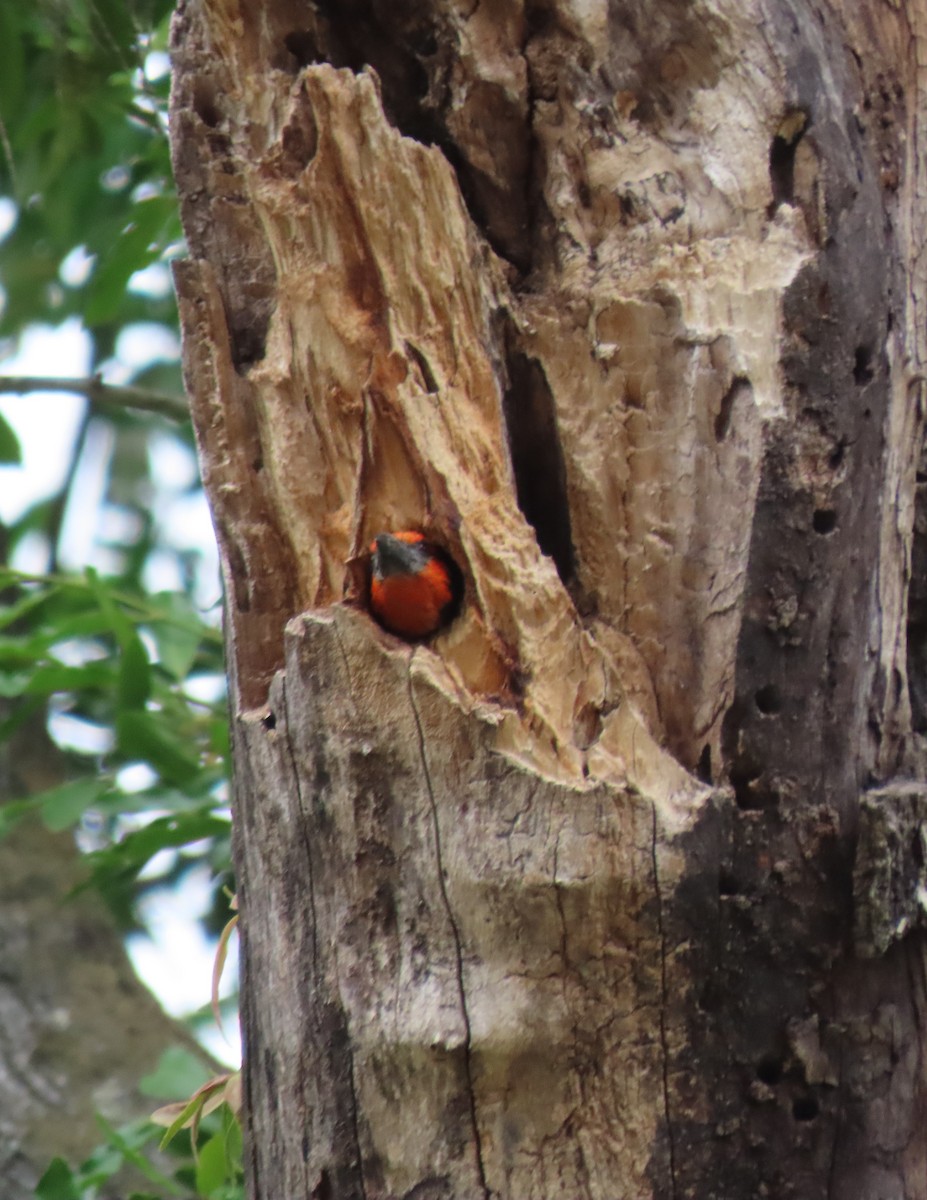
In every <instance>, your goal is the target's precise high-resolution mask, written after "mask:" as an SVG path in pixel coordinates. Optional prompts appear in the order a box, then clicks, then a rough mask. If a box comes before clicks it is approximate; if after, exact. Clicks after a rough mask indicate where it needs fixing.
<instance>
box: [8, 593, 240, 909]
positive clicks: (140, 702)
mask: <svg viewBox="0 0 927 1200" xmlns="http://www.w3.org/2000/svg"><path fill="white" fill-rule="evenodd" d="M4 585H5V590H6V592H7V594H8V595H9V596H11V597H15V599H14V600H13V602H12V603H10V604H9V606H8V607H7V609H6V611H5V612H3V613H0V696H3V697H4V698H5V699H6V704H5V709H6V713H7V715H6V718H5V720H4V721H3V723H2V724H0V734H2V735H4V736H7V737H9V736H10V735H11V734H12V733H13V732H14V731H15V730H16V729H17V727H19V726H20V725H22V724H23V723H24V722H26V721H29V720H34V719H35V718H36V715H37V714H40V713H42V712H44V711H45V710H46V709H47V708H48V709H49V710H50V711H51V713H52V714H53V715H55V714H59V715H60V714H64V713H66V714H67V715H68V716H69V718H70V719H71V720H72V721H77V722H80V723H83V724H84V725H86V726H87V727H88V728H89V729H92V731H93V733H94V735H95V736H94V742H93V744H92V747H91V749H90V750H89V751H88V752H85V753H84V754H81V753H79V752H77V751H75V750H72V751H71V754H70V766H71V772H72V778H71V779H69V780H68V781H67V782H65V783H63V784H61V785H59V786H57V787H54V788H52V789H51V790H49V791H46V792H43V793H41V794H39V795H37V796H31V797H26V798H21V799H19V800H13V801H11V802H10V803H8V804H6V805H5V806H4V807H3V808H0V833H2V832H3V831H5V830H6V829H8V828H10V827H11V826H12V825H13V824H15V823H16V822H17V821H19V820H21V819H22V818H23V817H24V816H25V815H26V814H28V813H33V812H34V813H37V814H38V815H39V816H40V817H41V819H42V820H43V821H44V822H45V824H46V826H47V827H48V828H49V829H53V830H61V829H66V828H69V827H73V826H79V825H80V824H81V822H82V819H83V818H84V817H85V815H86V814H87V813H88V812H92V813H93V815H94V825H93V840H94V841H95V842H96V848H95V849H93V850H92V851H91V853H90V854H89V855H88V864H89V866H90V872H91V874H90V878H91V880H92V881H93V882H94V883H95V884H96V885H97V886H98V887H99V888H100V890H101V891H102V892H103V894H104V896H105V897H106V898H107V900H108V901H109V902H110V905H111V907H112V908H113V910H114V911H115V912H116V913H117V914H118V915H119V916H120V917H121V918H122V920H123V923H124V924H125V925H130V924H131V923H132V911H133V904H134V902H135V900H136V899H137V896H138V890H139V889H138V882H137V881H138V876H139V873H140V872H141V871H143V870H144V869H145V868H146V867H147V866H148V865H149V864H150V863H151V860H152V859H153V858H154V856H155V855H157V854H159V853H161V852H162V851H164V850H168V849H177V848H179V847H184V846H189V845H191V844H196V843H201V842H203V841H204V839H208V841H207V842H206V844H205V845H204V846H203V847H202V849H201V854H203V855H205V856H206V857H207V859H208V861H209V862H210V864H211V866H212V867H213V870H214V871H215V872H217V873H218V874H220V875H222V876H225V875H226V874H227V872H228V869H229V824H228V816H227V813H226V805H227V796H226V781H225V761H226V757H227V751H228V722H227V717H226V714H225V709H224V705H223V704H216V703H209V702H207V701H204V700H201V699H196V698H195V697H194V696H192V695H191V694H190V691H189V689H190V688H191V687H194V688H195V687H196V685H197V683H202V682H203V681H204V680H206V681H216V680H218V679H219V678H220V677H221V672H222V646H221V636H220V634H219V631H218V630H217V629H215V628H214V627H211V626H209V625H207V624H205V623H204V622H203V620H202V618H201V617H200V615H199V614H198V613H197V612H196V610H195V609H194V607H193V605H192V604H191V602H190V600H189V599H188V598H187V597H186V596H184V595H183V594H182V593H176V592H163V593H160V594H155V595H147V594H145V593H144V591H142V590H140V589H139V588H137V587H134V588H133V587H131V586H128V585H123V586H120V584H119V583H118V582H116V581H103V580H101V579H100V578H99V577H98V576H97V574H96V573H95V572H94V571H92V570H87V571H86V572H85V573H84V575H83V576H75V577H68V576H60V577H44V578H35V579H27V578H24V577H22V576H21V575H19V574H18V573H16V572H12V571H9V570H7V571H5V572H0V586H4ZM101 744H103V745H104V746H105V747H106V748H105V749H104V750H103V751H102V752H101V751H100V750H99V749H98V748H97V747H98V746H100V745H101ZM130 766H132V767H134V768H135V771H134V772H133V773H132V774H134V775H135V776H136V777H137V776H138V775H140V774H141V775H142V776H143V777H144V778H145V782H144V785H143V786H141V787H133V786H129V784H130V783H131V778H132V775H130V774H129V773H128V772H126V770H125V769H126V768H127V767H130ZM139 767H143V768H145V769H144V770H141V771H139V769H138V768H139ZM127 780H128V783H127ZM153 814H158V815H156V816H154V815H153ZM139 815H144V816H145V817H146V819H145V820H144V822H143V823H139V822H138V821H137V820H136V818H137V817H138V816H139ZM198 859H199V856H197V857H196V858H193V857H188V858H187V860H186V861H185V862H184V861H183V860H177V859H173V860H172V861H171V870H172V872H173V874H174V876H175V877H176V874H177V872H178V870H182V869H184V868H185V867H186V866H188V865H189V864H190V863H192V862H193V861H197V860H198ZM162 874H163V873H162ZM155 878H158V877H157V876H156V877H155ZM147 886H151V881H150V880H149V882H148V885H147Z"/></svg>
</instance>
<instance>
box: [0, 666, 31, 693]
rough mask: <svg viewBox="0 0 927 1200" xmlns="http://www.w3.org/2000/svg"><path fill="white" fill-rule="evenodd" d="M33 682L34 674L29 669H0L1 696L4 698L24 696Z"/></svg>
mask: <svg viewBox="0 0 927 1200" xmlns="http://www.w3.org/2000/svg"><path fill="white" fill-rule="evenodd" d="M31 682H32V675H31V673H30V672H28V671H0V696H2V697H3V698H4V700H12V699H13V698H14V697H15V696H22V695H23V694H24V693H25V692H26V691H27V689H28V687H29V684H30V683H31Z"/></svg>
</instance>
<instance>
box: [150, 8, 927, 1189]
mask: <svg viewBox="0 0 927 1200" xmlns="http://www.w3.org/2000/svg"><path fill="white" fill-rule="evenodd" d="M924 18H925V13H924V8H923V5H922V4H920V3H917V4H908V5H904V6H901V5H893V4H877V3H875V2H874V0H873V2H871V3H860V4H854V5H849V4H848V5H844V6H836V5H826V4H803V5H791V4H789V3H785V2H784V0H765V2H760V0H754V2H750V3H746V4H745V3H741V2H737V3H735V2H734V0H726V2H725V0H713V2H711V3H708V2H705V3H693V4H691V5H685V6H683V5H679V4H676V3H673V2H666V3H653V2H650V3H646V4H644V3H640V4H636V3H633V2H629V3H626V4H621V5H606V4H605V3H601V4H588V5H586V4H583V5H580V4H575V3H568V2H566V0H563V2H559V3H554V2H551V3H549V4H544V5H535V4H531V5H528V6H524V7H523V6H521V5H519V4H516V3H512V4H510V5H509V4H487V3H483V4H478V5H472V6H467V7H463V6H457V5H456V4H452V3H450V2H438V0H435V2H434V3H415V4H411V3H410V4H405V3H400V4H395V3H393V4H389V5H386V4H377V3H375V2H370V3H361V2H360V0H357V2H355V3H347V4H344V5H337V6H336V5H330V4H318V5H310V6H302V7H300V8H299V9H296V8H294V6H293V5H292V4H288V3H284V2H283V0H276V2H271V3H267V4H262V5H260V6H255V5H247V4H244V3H241V4H239V3H237V2H236V0H209V2H208V3H207V2H206V0H186V3H183V4H181V6H180V9H179V13H178V17H177V19H176V21H175V29H174V52H175V63H176V79H175V92H174V103H173V109H172V137H173V141H174V158H175V170H176V174H177V179H178V185H179V189H180V194H181V200H182V205H183V213H184V223H185V227H186V231H187V236H188V239H189V243H190V251H191V257H190V259H189V260H188V261H187V262H184V263H181V264H179V266H178V270H177V286H178V295H179V298H180V307H181V317H182V321H183V325H184V355H185V366H186V372H187V381H188V387H189V390H190V393H191V402H192V405H193V412H194V419H195V422H196V425H197V434H198V438H199V442H200V450H201V458H202V463H203V469H204V478H205V481H206V486H207V490H208V491H209V494H210V499H211V503H212V506H213V512H214V515H215V519H216V525H217V530H218V532H219V537H220V543H221V546H222V551H223V561H224V565H225V573H226V582H227V594H228V618H229V623H228V631H229V646H230V659H231V669H232V672H233V681H234V698H235V705H236V771H237V776H238V783H237V802H236V813H237V829H238V848H237V855H238V867H239V874H240V882H241V887H242V895H243V929H244V995H245V1012H244V1025H245V1035H246V1044H247V1047H248V1050H249V1055H250V1059H249V1064H248V1071H247V1078H248V1091H249V1101H250V1122H251V1128H250V1135H251V1137H250V1146H251V1150H250V1153H251V1184H252V1190H253V1193H254V1195H255V1196H265V1197H270V1196H280V1195H304V1194H305V1195H312V1196H317V1197H319V1198H322V1197H327V1196H328V1197H335V1198H341V1197H355V1196H366V1197H368V1198H371V1200H372V1198H373V1197H387V1196H389V1197H392V1196H397V1197H398V1196H413V1195H414V1196H416V1197H418V1198H419V1200H421V1198H422V1197H426V1196H427V1197H439V1196H446V1197H460V1198H461V1200H464V1198H466V1200H469V1197H471V1196H478V1195H481V1194H482V1195H497V1196H511V1197H517V1198H521V1197H529V1196H530V1197H538V1198H541V1197H549V1196H550V1197H552V1196H555V1195H568V1196H572V1195H577V1196H579V1195H587V1196H590V1197H596V1198H604V1197H611V1196H619V1195H620V1196H651V1195H652V1196H674V1197H682V1196H692V1197H697V1198H698V1200H702V1198H704V1197H706V1196H709V1195H713V1196H718V1197H725V1198H726V1200H734V1198H739V1197H741V1196H743V1197H753V1196H757V1195H763V1194H766V1195H770V1196H783V1197H784V1196H796V1197H797V1196H801V1197H814V1196H833V1197H837V1196H839V1197H841V1198H844V1197H846V1198H847V1200H855V1198H856V1197H859V1198H860V1200H863V1198H867V1200H868V1198H870V1197H872V1196H876V1195H879V1196H883V1195H884V1196H886V1197H887V1196H892V1197H895V1196H897V1197H904V1198H905V1200H908V1198H913V1197H925V1196H927V1181H925V1171H924V1146H925V1138H924V1135H923V1134H922V1133H921V1130H920V1126H921V1124H922V1122H921V1121H920V1118H919V1116H918V1114H919V1113H920V1111H921V1106H922V1102H923V1092H922V1083H921V1076H922V1073H923V1069H922V1060H923V1051H922V1047H921V1041H920V1034H919V1030H920V1028H921V1025H922V1023H923V1019H924V1016H925V1015H927V1014H925V1012H924V996H923V962H922V946H921V940H920V939H921V935H920V934H913V935H909V936H907V937H904V938H902V939H901V940H900V941H898V942H897V944H894V945H893V946H891V947H890V948H889V949H888V951H887V952H886V953H885V954H883V955H880V956H877V957H876V958H875V959H873V960H871V961H863V960H861V959H857V958H855V957H854V954H853V930H854V924H853V913H852V856H853V847H854V839H855V830H856V825H857V814H858V803H859V796H860V792H861V791H862V790H864V789H866V788H869V787H871V786H872V785H873V784H876V783H879V782H883V781H886V780H890V779H892V778H893V777H894V776H896V775H899V774H904V773H905V772H908V773H916V772H917V771H918V770H920V765H919V764H920V763H921V761H922V760H923V753H922V749H921V743H920V739H919V735H917V734H912V729H911V712H910V703H909V688H908V681H907V657H908V654H907V639H906V632H907V627H906V620H907V588H908V584H909V576H910V563H911V552H912V544H913V542H912V526H913V521H914V497H915V482H916V467H917V461H918V450H919V445H920V442H921V439H922V432H923V431H922V426H923V395H922V393H923V369H924V338H925V323H924V288H925V276H924V272H923V271H922V270H921V269H920V264H921V263H922V261H923V244H922V235H921V228H922V224H923V222H922V221H921V220H920V214H921V213H923V211H924V204H925V195H924V191H925V178H924V161H923V154H922V151H921V149H920V144H921V142H922V140H923V134H922V131H923V122H924V93H923V70H922V68H921V65H920V62H921V58H922V44H923V36H924V30H925V21H924ZM367 67H372V68H373V69H374V70H367V69H366V68H367ZM404 526H415V527H419V528H422V529H424V530H425V531H426V532H428V533H430V534H433V535H435V536H437V537H439V538H440V540H442V541H443V542H444V543H445V544H446V545H447V546H448V547H449V548H450V549H451V550H452V552H453V553H454V554H455V556H456V557H457V558H458V560H459V561H460V563H461V566H462V567H463V568H464V570H465V573H466V577H467V604H466V609H465V614H464V616H463V617H462V619H461V620H460V621H459V622H457V623H456V624H455V625H454V626H453V627H452V628H451V629H450V631H449V632H448V633H447V634H446V635H444V636H442V637H441V638H439V639H438V641H437V642H436V643H435V645H434V646H433V647H431V648H429V647H419V648H417V649H414V650H412V649H410V648H408V647H405V646H403V645H402V644H400V643H397V642H396V641H395V640H394V639H391V638H389V637H388V636H386V635H384V634H383V633H382V632H381V631H379V630H378V629H377V628H376V627H375V626H374V625H373V624H372V622H370V621H369V620H368V619H367V617H366V616H365V615H364V614H363V612H360V611H357V610H356V604H357V577H356V575H355V573H354V572H353V569H352V567H351V566H350V561H349V560H350V559H351V558H352V556H353V555H355V554H356V553H357V552H358V551H360V550H362V549H363V547H364V546H365V545H366V544H367V542H368V541H369V539H370V537H371V536H372V535H373V534H374V533H376V532H378V531H379V530H380V529H383V528H396V527H404ZM301 613H307V614H308V615H306V616H299V615H298V614H301ZM285 629H286V630H287V632H286V635H285V636H284V630H285ZM719 789H720V790H719Z"/></svg>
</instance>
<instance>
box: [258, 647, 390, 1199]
mask: <svg viewBox="0 0 927 1200" xmlns="http://www.w3.org/2000/svg"><path fill="white" fill-rule="evenodd" d="M336 644H337V645H338V648H339V649H340V650H341V653H342V656H343V657H344V647H343V646H342V644H341V641H340V639H337V638H336ZM345 667H346V668H347V658H346V657H345ZM280 701H281V703H280V707H281V708H282V709H283V714H284V715H283V723H282V724H283V729H282V733H283V739H284V743H285V745H286V750H287V755H288V756H289V760H290V768H291V770H292V772H293V788H294V790H295V792H296V802H297V804H298V805H299V811H300V813H301V814H302V818H303V820H302V822H301V825H302V835H303V839H302V840H303V844H304V846H305V849H306V878H307V880H308V883H309V911H310V914H311V920H312V969H313V972H314V974H315V978H316V979H318V975H319V922H318V915H317V910H316V902H315V870H314V866H313V862H312V842H311V839H310V837H309V832H308V825H309V821H310V817H311V814H310V813H309V812H307V810H306V805H305V802H304V798H303V789H302V786H301V782H300V777H299V771H298V769H297V766H296V753H295V751H294V749H293V742H292V739H291V738H290V722H289V708H288V705H287V696H286V673H285V672H281V674H280ZM277 728H278V732H279V731H280V726H279V724H278V727H277ZM335 966H336V973H337V951H336V954H335ZM345 1044H346V1048H347V1055H348V1082H349V1086H350V1089H351V1130H352V1133H353V1136H354V1149H355V1153H356V1155H357V1176H358V1180H359V1182H360V1189H361V1197H362V1200H367V1184H366V1182H365V1179H364V1156H363V1151H362V1149H361V1137H360V1111H359V1104H358V1099H357V1076H356V1071H355V1069H354V1050H353V1043H352V1042H351V1039H350V1038H347V1039H346V1042H345ZM255 1178H256V1176H255Z"/></svg>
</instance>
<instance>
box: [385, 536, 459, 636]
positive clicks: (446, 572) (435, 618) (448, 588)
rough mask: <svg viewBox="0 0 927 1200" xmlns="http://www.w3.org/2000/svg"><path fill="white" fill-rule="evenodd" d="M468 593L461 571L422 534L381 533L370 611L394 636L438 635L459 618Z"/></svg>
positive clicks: (447, 555)
mask: <svg viewBox="0 0 927 1200" xmlns="http://www.w3.org/2000/svg"><path fill="white" fill-rule="evenodd" d="M463 590H464V585H463V575H462V574H461V571H460V567H458V565H457V563H456V562H454V560H453V559H452V558H451V556H450V555H449V554H448V553H447V551H446V550H442V549H441V547H440V546H435V545H434V544H433V543H431V542H428V541H426V540H425V538H424V536H423V535H422V534H420V533H416V532H414V531H413V530H403V531H401V532H399V533H379V534H377V536H376V537H375V538H374V539H373V541H372V542H371V543H370V611H371V613H373V615H374V616H375V617H376V619H377V620H378V621H379V622H380V624H381V625H382V626H383V627H384V629H388V630H389V631H390V632H391V633H396V634H398V635H399V636H400V637H404V638H410V639H418V638H427V637H430V636H431V635H432V634H433V633H437V632H438V630H439V629H441V628H443V627H444V626H445V625H447V624H448V623H449V622H450V621H452V620H453V619H454V617H456V616H457V613H458V612H459V611H460V604H461V601H462V599H463Z"/></svg>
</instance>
